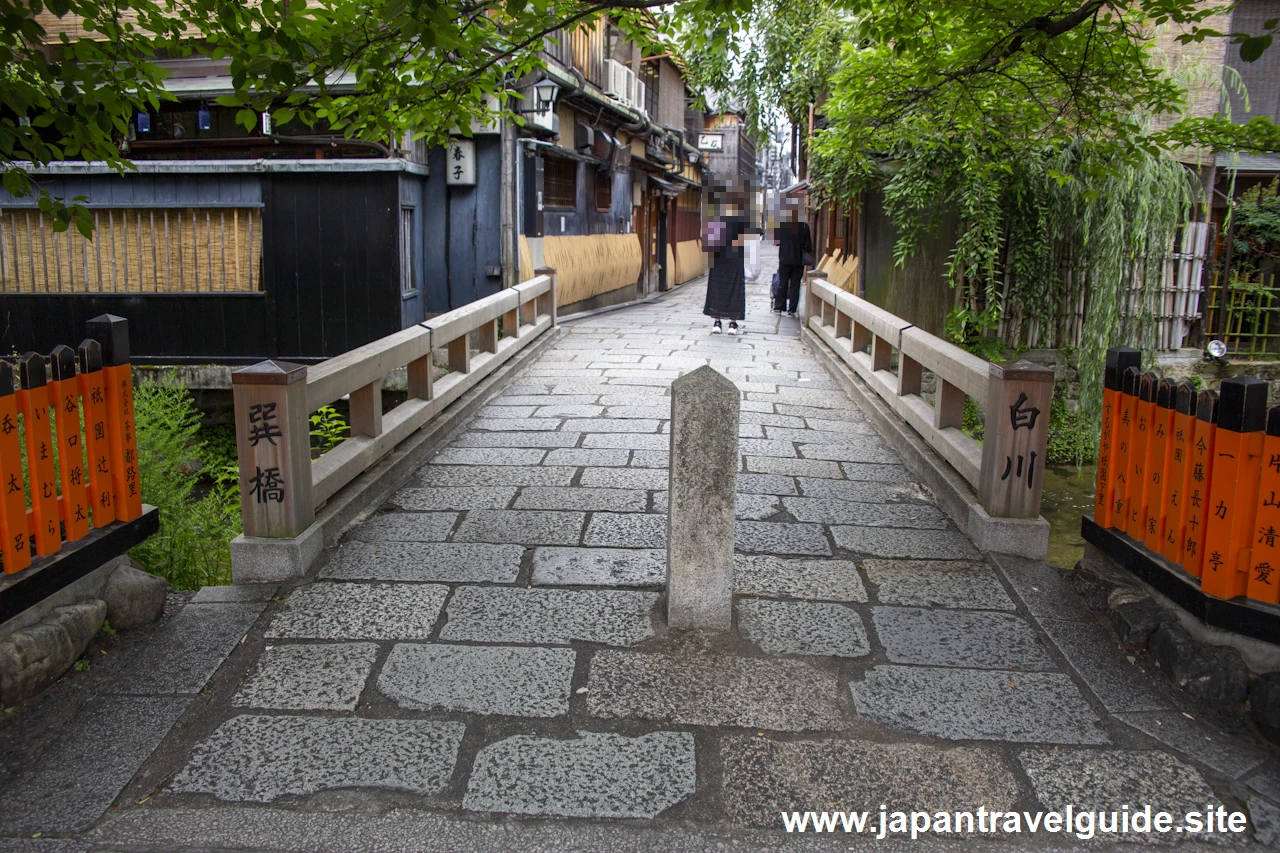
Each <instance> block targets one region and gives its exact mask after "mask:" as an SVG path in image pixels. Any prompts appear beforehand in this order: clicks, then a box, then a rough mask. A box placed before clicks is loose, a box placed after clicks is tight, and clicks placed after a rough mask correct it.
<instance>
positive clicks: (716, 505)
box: [667, 365, 741, 630]
mask: <svg viewBox="0 0 1280 853" xmlns="http://www.w3.org/2000/svg"><path fill="white" fill-rule="evenodd" d="M740 408H741V404H740V403H739V394H738V389H737V387H736V386H735V385H734V384H733V383H732V382H731V381H729V380H728V379H726V378H725V377H724V376H721V375H720V374H719V373H717V372H716V371H714V370H712V369H711V368H710V367H707V366H705V365H704V366H703V367H699V368H698V369H697V370H694V371H692V372H691V373H686V374H685V375H684V376H681V377H680V378H679V379H677V380H676V381H675V382H673V383H671V456H670V462H669V466H670V467H669V469H668V471H669V473H668V480H667V483H668V489H669V493H668V494H669V500H668V504H667V624H668V625H670V626H671V627H672V628H708V629H714V630H727V629H729V628H730V627H732V625H733V524H734V513H735V510H736V508H737V488H738V412H739V410H740Z"/></svg>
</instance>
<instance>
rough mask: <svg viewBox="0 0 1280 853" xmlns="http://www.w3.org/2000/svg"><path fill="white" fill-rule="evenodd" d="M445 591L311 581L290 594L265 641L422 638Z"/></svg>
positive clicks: (414, 585) (433, 586)
mask: <svg viewBox="0 0 1280 853" xmlns="http://www.w3.org/2000/svg"><path fill="white" fill-rule="evenodd" d="M448 594H449V587H447V586H442V585H439V584H420V583H412V584H409V583H401V584H391V583H374V584H361V583H328V582H325V583H314V584H311V585H310V586H305V587H302V588H301V589H299V590H297V591H296V592H294V593H293V595H291V596H289V602H288V604H287V605H285V609H284V611H283V612H282V613H279V614H277V615H276V617H275V620H274V621H273V622H272V623H271V624H270V625H269V626H268V627H267V631H266V636H268V637H296V638H307V639H317V640H425V639H427V638H428V637H429V636H430V635H431V630H432V627H433V626H434V625H435V623H436V618H437V617H438V616H439V615H440V608H441V607H442V606H443V605H444V600H445V597H446V596H447V595H448Z"/></svg>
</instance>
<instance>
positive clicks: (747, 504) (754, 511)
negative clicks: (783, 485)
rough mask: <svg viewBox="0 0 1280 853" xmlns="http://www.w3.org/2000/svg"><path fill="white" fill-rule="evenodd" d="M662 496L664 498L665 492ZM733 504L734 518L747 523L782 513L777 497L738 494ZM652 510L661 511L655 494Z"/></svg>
mask: <svg viewBox="0 0 1280 853" xmlns="http://www.w3.org/2000/svg"><path fill="white" fill-rule="evenodd" d="M662 494H663V495H664V496H665V495H666V492H663V493H662ZM735 503H736V504H737V506H736V507H735V514H736V516H737V517H738V518H741V519H746V520H748V521H763V520H764V519H766V518H773V516H775V515H777V514H778V513H780V512H782V502H781V501H780V500H779V499H778V496H777V495H753V494H742V493H739V494H738V495H737V499H736V501H735ZM664 506H665V504H664ZM653 508H654V511H655V512H660V511H661V510H659V509H658V496H657V495H656V494H655V495H654V496H653Z"/></svg>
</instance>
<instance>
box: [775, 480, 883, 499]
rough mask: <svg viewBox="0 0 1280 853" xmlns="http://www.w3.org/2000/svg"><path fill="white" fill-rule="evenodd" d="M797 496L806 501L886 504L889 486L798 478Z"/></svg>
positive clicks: (851, 481)
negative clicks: (801, 496)
mask: <svg viewBox="0 0 1280 853" xmlns="http://www.w3.org/2000/svg"><path fill="white" fill-rule="evenodd" d="M796 482H797V483H799V484H800V490H799V492H798V494H801V495H803V496H804V497H805V498H806V499H807V500H811V501H812V500H820V501H843V502H858V503H874V504H882V503H888V501H889V498H890V494H889V485H888V484H886V483H875V482H865V481H863V482H859V481H853V480H826V479H822V478H820V477H799V478H797V479H796Z"/></svg>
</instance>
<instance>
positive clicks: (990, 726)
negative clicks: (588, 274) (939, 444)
mask: <svg viewBox="0 0 1280 853" xmlns="http://www.w3.org/2000/svg"><path fill="white" fill-rule="evenodd" d="M771 271H772V270H771V269H770V268H769V267H768V266H766V270H765V272H764V274H763V275H762V276H761V281H760V283H759V284H752V285H750V286H749V300H748V302H749V314H748V321H747V324H746V334H745V336H743V337H728V336H714V337H713V336H711V335H709V321H708V319H707V318H704V317H703V316H702V315H701V310H700V309H701V302H702V296H703V288H702V287H701V286H700V285H698V284H696V283H695V284H693V285H689V286H686V287H683V288H681V289H680V290H678V291H676V292H675V293H673V294H670V295H669V296H667V297H665V298H663V299H661V300H659V301H656V302H652V303H648V304H643V305H639V306H635V307H630V308H626V309H622V310H616V311H611V312H607V313H603V314H599V315H597V316H594V317H589V318H586V319H582V320H578V321H575V322H571V323H567V324H565V326H564V329H563V333H562V335H561V337H560V338H559V339H558V340H556V341H555V342H554V344H553V345H552V346H550V347H549V348H547V349H545V350H543V351H542V352H541V354H540V355H539V356H538V357H537V358H536V359H535V360H531V363H529V364H528V365H527V366H526V367H524V368H523V369H522V370H521V371H520V372H519V374H518V375H517V376H516V377H515V378H514V379H513V380H512V381H511V382H510V383H509V384H508V385H507V386H506V387H505V388H504V389H503V390H502V392H501V394H500V395H498V396H495V397H493V398H491V399H490V400H488V402H487V403H486V404H485V405H484V407H483V408H482V409H480V410H479V411H478V412H477V413H476V415H475V417H474V418H473V419H471V420H470V421H469V422H467V423H465V424H464V425H462V426H461V427H460V428H458V429H457V430H456V431H455V432H454V433H453V434H452V435H451V436H449V437H448V439H447V441H446V442H445V443H444V444H443V445H442V446H441V447H440V449H439V451H438V452H437V453H436V454H435V455H434V456H433V457H432V458H431V459H430V460H429V462H428V463H427V464H425V465H423V466H422V467H421V468H420V469H419V470H417V472H416V473H415V474H414V475H413V478H412V480H411V482H409V483H408V484H407V485H406V486H405V487H404V488H402V489H400V490H399V491H396V492H395V493H394V494H393V495H392V496H391V498H390V499H389V500H388V501H387V502H386V503H385V505H383V506H381V507H380V508H378V509H377V510H376V512H374V513H372V514H371V515H369V516H368V517H367V518H365V519H364V520H362V521H361V522H360V523H358V524H356V525H355V526H354V527H353V528H352V529H350V531H349V532H348V533H347V535H346V536H345V537H344V539H343V540H342V541H341V542H340V543H339V544H338V545H337V546H336V547H333V548H331V549H329V550H328V551H327V552H326V553H325V554H324V555H323V556H322V557H321V559H320V560H319V561H318V564H317V567H316V568H315V569H314V570H313V572H312V573H311V575H310V576H308V577H307V578H306V579H304V580H301V581H296V582H289V583H287V584H283V585H280V586H275V585H257V586H235V587H223V588H206V589H204V590H201V591H200V592H199V593H198V594H196V595H195V596H194V598H192V599H190V601H188V602H186V603H184V604H182V606H181V607H175V608H174V610H173V612H172V613H171V614H170V615H169V616H168V617H167V620H166V622H165V623H164V624H163V625H162V626H161V627H159V628H158V629H157V630H156V631H155V632H154V634H150V635H147V636H141V637H138V638H136V639H134V640H131V641H129V642H126V643H124V644H123V645H122V648H121V650H120V651H119V652H113V653H112V654H111V655H109V656H107V658H109V660H104V662H103V663H102V664H101V665H96V664H95V665H94V666H93V667H92V671H91V672H89V673H76V674H73V675H72V676H71V677H69V678H67V679H64V681H63V682H61V683H60V684H59V685H58V686H57V687H56V688H55V689H54V690H53V691H52V693H51V694H49V695H48V696H46V697H45V698H44V699H42V700H40V701H39V702H35V703H31V704H30V705H28V706H27V707H26V708H24V709H23V710H22V711H20V712H19V713H17V714H15V715H11V716H13V717H14V719H12V720H11V721H10V723H9V725H8V726H7V728H6V731H5V732H4V740H3V741H2V742H0V745H2V746H3V747H4V750H5V752H4V760H5V765H4V770H5V774H4V775H3V776H0V785H3V788H0V836H2V839H0V850H24V851H25V850H45V849H48V850H51V851H52V850H56V851H64V850H116V849H126V848H127V849H130V850H151V849H156V850H187V849H191V850H194V849H201V850H208V849H219V850H221V849H228V850H232V849H234V850H290V851H295V850H296V851H321V850H324V851H328V850H333V851H346V850H422V851H428V850H432V851H433V850H462V849H465V850H560V851H564V850H580V851H587V850H602V849H609V850H613V851H632V850H634V851H641V850H654V849H661V850H671V851H682V850H690V851H693V850H707V849H734V850H744V851H747V850H766V849H769V850H772V849H790V848H792V847H801V846H803V847H804V849H813V850H846V849H853V848H854V846H855V845H857V844H858V843H859V842H860V841H869V840H871V839H872V838H874V837H875V836H876V835H878V834H879V827H880V824H879V821H880V816H879V812H880V809H881V806H882V805H883V806H886V807H887V809H888V811H889V812H893V811H903V812H911V811H928V812H931V813H936V812H939V811H947V812H951V813H954V812H972V813H977V814H981V815H986V814H988V813H989V812H992V811H998V812H1004V813H1008V812H1024V811H1025V812H1028V813H1032V814H1034V813H1035V812H1036V811H1041V810H1062V809H1064V808H1065V807H1067V806H1068V805H1070V806H1072V807H1073V808H1074V809H1076V810H1080V809H1106V808H1116V809H1119V808H1120V804H1121V803H1125V804H1134V805H1135V806H1136V807H1139V808H1140V807H1141V806H1142V805H1144V804H1147V803H1150V804H1151V805H1152V807H1153V809H1155V810H1157V811H1159V810H1163V811H1168V812H1171V813H1173V814H1174V815H1175V816H1177V820H1178V822H1179V824H1180V823H1181V820H1182V815H1183V814H1184V813H1186V812H1192V811H1199V812H1203V811H1204V810H1205V808H1206V805H1208V806H1209V807H1210V808H1214V807H1216V806H1218V805H1219V804H1221V805H1223V806H1225V807H1226V809H1227V810H1228V811H1235V810H1247V811H1248V812H1249V813H1250V814H1251V825H1252V835H1248V834H1246V835H1245V836H1239V835H1231V834H1230V833H1228V835H1227V840H1230V841H1232V842H1241V843H1243V842H1244V841H1245V840H1246V839H1247V838H1250V837H1252V838H1254V839H1256V840H1266V839H1269V838H1272V837H1273V836H1272V834H1271V833H1273V832H1274V831H1275V826H1276V824H1275V820H1276V816H1277V811H1276V806H1275V805H1274V803H1275V802H1276V801H1277V797H1280V771H1278V770H1277V767H1278V765H1277V764H1276V761H1275V754H1274V752H1273V751H1271V750H1270V749H1269V748H1267V747H1265V746H1263V745H1261V744H1259V743H1257V742H1255V741H1254V740H1253V739H1252V738H1251V736H1250V735H1248V734H1247V733H1245V732H1241V731H1238V730H1235V729H1233V728H1232V724H1231V723H1230V721H1228V720H1224V721H1216V722H1215V721H1214V720H1213V719H1212V718H1206V716H1205V715H1206V711H1205V710H1204V709H1201V708H1199V707H1194V706H1191V705H1189V704H1188V700H1187V699H1186V698H1185V697H1184V696H1183V695H1182V694H1178V693H1176V692H1174V691H1172V690H1170V689H1169V688H1168V687H1167V686H1166V684H1165V682H1164V681H1163V680H1161V679H1160V678H1159V677H1158V676H1153V675H1152V674H1151V673H1150V672H1149V671H1148V669H1147V668H1146V667H1147V666H1148V663H1147V662H1146V661H1145V660H1144V659H1139V658H1135V657H1134V656H1126V654H1125V653H1124V652H1123V651H1122V650H1121V649H1120V648H1119V647H1118V644H1117V640H1116V637H1115V636H1114V635H1113V634H1112V633H1111V629H1110V628H1109V627H1106V626H1103V625H1100V624H1098V623H1097V622H1096V621H1095V619H1094V616H1093V614H1092V613H1091V612H1090V611H1089V610H1088V608H1087V607H1085V606H1084V604H1083V603H1082V601H1081V599H1080V598H1079V597H1078V596H1077V595H1076V593H1075V592H1074V591H1073V589H1072V588H1071V586H1070V585H1069V584H1068V583H1067V582H1066V581H1064V580H1063V578H1062V576H1061V575H1060V574H1059V572H1058V571H1057V570H1055V569H1053V568H1051V567H1050V566H1048V565H1046V564H1044V563H1042V562H1038V561H1032V560H1026V559H1021V558H1016V557H1007V556H993V555H988V554H984V553H982V552H981V551H979V550H978V549H977V548H975V547H974V545H973V544H972V543H971V541H970V540H969V539H968V538H967V537H966V535H965V533H963V532H962V531H961V530H959V529H957V527H956V525H955V524H954V523H953V522H952V520H951V519H949V518H948V516H947V515H946V514H944V513H943V512H942V511H941V510H940V509H939V508H938V507H937V505H936V504H935V501H934V498H933V496H932V495H931V494H930V492H929V491H928V490H926V489H925V488H924V487H923V486H922V485H921V484H920V483H919V482H916V481H915V480H914V479H913V477H912V475H911V474H910V473H909V472H908V470H907V468H906V467H904V466H903V465H902V464H901V460H899V458H898V457H897V455H896V454H895V452H894V451H893V450H892V449H890V447H889V445H888V444H887V442H886V441H885V440H884V439H882V437H881V436H880V435H879V434H878V433H877V430H876V429H875V428H873V426H872V425H871V423H870V422H869V420H868V418H867V417H866V415H865V414H864V413H863V412H862V411H861V410H860V409H859V408H858V406H857V405H855V404H854V403H853V402H851V400H850V397H849V396H847V395H846V394H845V392H844V391H842V390H841V387H840V386H839V385H838V384H837V383H836V382H835V381H833V378H832V377H831V376H830V375H828V373H827V372H826V371H825V370H824V368H823V367H822V366H821V365H820V363H819V362H818V361H817V360H816V359H815V357H814V355H813V353H812V352H811V351H810V350H809V349H808V347H807V346H806V345H805V344H803V343H801V342H800V341H799V340H798V333H799V330H800V327H799V323H798V322H797V321H795V320H791V319H787V318H784V317H783V318H780V317H777V316H776V315H773V314H771V313H770V312H769V310H768V304H767V300H768V294H767V289H768V287H767V281H768V279H769V274H770V273H771ZM704 364H709V365H710V366H711V367H713V368H715V369H716V370H718V371H720V372H722V373H723V374H725V375H727V376H729V377H730V378H731V379H733V380H734V382H735V383H737V385H738V387H739V388H740V389H741V391H742V395H743V398H742V417H741V427H740V439H739V445H740V452H741V469H740V473H739V475H738V486H739V496H738V521H737V527H736V531H737V532H736V550H737V561H736V567H735V591H736V595H735V621H736V631H734V632H732V633H729V634H704V633H699V632H673V631H669V630H667V628H666V626H665V624H664V617H663V614H664V612H665V610H664V608H663V607H662V606H661V601H662V595H663V589H662V586H663V582H664V560H665V551H664V548H665V535H666V532H665V526H666V504H667V493H666V488H667V477H668V473H667V447H668V436H667V434H666V433H667V428H668V419H669V417H670V406H669V400H668V396H667V395H668V389H669V386H670V384H671V381H672V380H673V379H675V378H676V377H677V376H678V375H680V374H681V373H682V372H685V371H688V370H690V369H692V368H695V367H698V366H701V365H704ZM1223 727H1225V729H1224V728H1223ZM979 809H984V810H985V811H982V812H979V811H978V810H979ZM792 810H799V811H809V810H813V811H825V810H850V811H867V812H870V813H871V817H870V822H869V824H868V826H867V827H866V829H865V831H864V834H865V835H867V836H868V838H867V839H857V840H855V839H853V838H851V837H849V835H847V834H845V829H844V827H840V828H839V829H838V831H837V832H836V834H835V837H834V838H832V837H822V838H809V837H807V835H808V834H812V828H810V831H809V833H806V835H804V836H802V835H800V834H799V833H795V832H792V833H788V832H786V831H785V829H784V821H783V817H782V813H783V812H790V811H792ZM984 820H985V819H984ZM984 825H985V822H984ZM1020 826H1021V832H1020V834H1012V833H1009V834H1006V833H1004V832H995V833H993V832H985V833H983V832H975V833H974V834H972V835H968V834H961V835H953V836H951V837H950V838H949V839H943V840H941V841H935V844H938V845H941V846H942V847H946V848H948V849H949V848H950V847H951V846H964V847H985V846H990V847H991V848H993V849H1046V850H1048V849H1060V848H1064V847H1072V846H1075V845H1076V844H1078V843H1080V842H1079V841H1078V839H1077V836H1076V835H1074V834H1071V835H1068V834H1064V833H1062V832H1057V833H1053V832H1049V831H1047V826H1048V825H1047V824H1045V825H1041V826H1040V827H1039V831H1038V832H1035V833H1032V832H1031V831H1030V828H1029V827H1028V826H1026V825H1025V824H1020ZM1008 827H1009V824H1008V819H1007V817H1006V818H1004V819H1003V820H1002V821H1001V828H1002V829H1008ZM1153 838H1156V839H1157V840H1161V841H1164V842H1168V843H1174V842H1180V843H1181V845H1182V846H1184V847H1188V848H1194V847H1197V846H1199V845H1200V843H1201V842H1210V841H1222V840H1224V837H1223V835H1222V834H1217V835H1215V836H1213V837H1210V836H1208V835H1204V834H1200V835H1194V834H1192V833H1190V832H1186V833H1183V834H1170V835H1166V836H1163V837H1159V836H1153V835H1152V834H1140V833H1130V834H1128V835H1121V836H1118V837H1112V838H1111V839H1110V841H1108V840H1102V841H1097V840H1095V841H1093V842H1091V843H1092V844H1093V845H1095V846H1099V845H1100V846H1102V847H1106V846H1107V845H1108V844H1109V843H1110V842H1116V843H1122V842H1127V841H1144V840H1145V841H1150V840H1153ZM899 848H902V849H914V843H913V842H912V841H911V840H910V836H909V833H907V834H903V833H897V834H891V835H890V836H889V837H888V838H887V839H885V840H884V841H881V842H879V846H877V847H876V849H899ZM1215 849H1216V845H1215Z"/></svg>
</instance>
